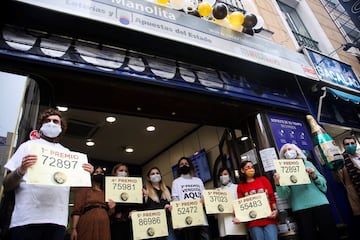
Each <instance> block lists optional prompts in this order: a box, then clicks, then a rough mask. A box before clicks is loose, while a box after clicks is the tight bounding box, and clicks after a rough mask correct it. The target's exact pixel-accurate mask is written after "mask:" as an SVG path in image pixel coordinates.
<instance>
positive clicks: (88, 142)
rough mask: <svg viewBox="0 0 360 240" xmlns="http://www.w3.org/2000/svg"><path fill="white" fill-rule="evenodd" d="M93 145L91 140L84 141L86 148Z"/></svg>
mask: <svg viewBox="0 0 360 240" xmlns="http://www.w3.org/2000/svg"><path fill="white" fill-rule="evenodd" d="M94 145H95V142H94V141H93V140H87V141H86V146H89V147H92V146H94Z"/></svg>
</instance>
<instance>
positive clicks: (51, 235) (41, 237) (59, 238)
mask: <svg viewBox="0 0 360 240" xmlns="http://www.w3.org/2000/svg"><path fill="white" fill-rule="evenodd" d="M65 233H66V231H65V227H64V226H60V225H57V224H29V225H25V226H19V227H14V228H11V229H10V239H11V240H64V238H65Z"/></svg>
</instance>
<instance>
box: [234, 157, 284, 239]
mask: <svg viewBox="0 0 360 240" xmlns="http://www.w3.org/2000/svg"><path fill="white" fill-rule="evenodd" d="M240 180H241V182H240V184H238V187H237V193H238V198H242V197H246V196H249V195H252V194H256V193H263V192H265V193H266V194H267V197H268V200H269V204H270V208H271V209H272V212H271V214H270V216H268V217H267V218H261V219H257V220H253V221H249V222H246V223H245V224H246V227H247V229H248V230H249V232H250V236H251V239H253V240H277V239H278V231H277V216H278V211H277V207H276V200H275V195H274V190H273V188H272V186H271V183H270V181H269V180H268V179H267V178H266V177H265V176H260V177H255V168H254V165H253V164H252V162H251V161H244V162H242V163H241V164H240ZM234 223H240V219H237V218H235V219H234Z"/></svg>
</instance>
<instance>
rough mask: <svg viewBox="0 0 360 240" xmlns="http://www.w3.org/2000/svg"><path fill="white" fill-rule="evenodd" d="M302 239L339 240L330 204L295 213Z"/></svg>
mask: <svg viewBox="0 0 360 240" xmlns="http://www.w3.org/2000/svg"><path fill="white" fill-rule="evenodd" d="M294 216H295V220H296V224H297V226H298V228H299V233H300V239H304V240H305V239H306V240H338V234H337V229H336V223H335V220H334V217H333V215H332V212H331V209H330V206H329V205H328V204H326V205H321V206H318V207H313V208H309V209H304V210H300V211H295V212H294Z"/></svg>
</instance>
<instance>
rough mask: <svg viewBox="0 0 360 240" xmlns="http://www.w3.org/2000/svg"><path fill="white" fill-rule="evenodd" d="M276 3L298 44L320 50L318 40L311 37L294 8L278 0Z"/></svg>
mask: <svg viewBox="0 0 360 240" xmlns="http://www.w3.org/2000/svg"><path fill="white" fill-rule="evenodd" d="M278 4H279V7H280V9H281V11H282V13H283V14H284V17H285V19H286V22H287V23H288V25H289V27H290V29H291V31H292V33H293V34H294V36H295V39H296V41H297V42H298V44H299V46H304V47H307V48H311V49H313V50H317V51H320V50H319V47H318V42H317V41H315V40H314V39H312V37H311V35H310V33H309V31H308V30H307V29H306V27H305V24H304V23H303V21H302V20H301V18H300V16H299V14H298V13H297V11H296V9H295V8H293V7H291V6H289V5H287V4H285V3H283V2H280V1H278Z"/></svg>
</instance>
